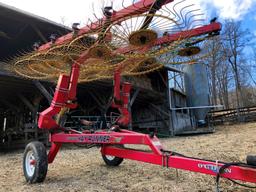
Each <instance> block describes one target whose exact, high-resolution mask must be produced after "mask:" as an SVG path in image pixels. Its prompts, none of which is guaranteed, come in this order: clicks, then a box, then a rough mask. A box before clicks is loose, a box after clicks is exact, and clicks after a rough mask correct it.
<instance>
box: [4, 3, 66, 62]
mask: <svg viewBox="0 0 256 192" xmlns="http://www.w3.org/2000/svg"><path fill="white" fill-rule="evenodd" d="M0 26H1V28H0V61H5V60H8V59H10V58H12V57H13V56H15V55H17V54H18V53H19V52H20V51H29V50H31V48H32V45H33V44H34V43H35V42H38V41H41V42H42V43H44V42H46V41H48V40H49V36H50V35H51V34H53V33H55V34H57V35H60V36H61V35H63V34H66V33H68V32H70V29H69V28H68V27H66V26H64V25H61V24H58V23H55V22H53V21H50V20H48V19H45V18H43V17H40V16H37V15H34V14H31V13H28V12H25V11H23V10H20V9H17V8H15V7H12V6H9V5H6V4H3V3H0Z"/></svg>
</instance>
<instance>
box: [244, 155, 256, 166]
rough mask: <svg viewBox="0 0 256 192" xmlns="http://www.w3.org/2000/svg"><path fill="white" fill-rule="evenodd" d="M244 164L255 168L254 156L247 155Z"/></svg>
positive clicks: (255, 158)
mask: <svg viewBox="0 0 256 192" xmlns="http://www.w3.org/2000/svg"><path fill="white" fill-rule="evenodd" d="M246 163H247V164H248V165H252V166H256V156H255V155H247V157H246Z"/></svg>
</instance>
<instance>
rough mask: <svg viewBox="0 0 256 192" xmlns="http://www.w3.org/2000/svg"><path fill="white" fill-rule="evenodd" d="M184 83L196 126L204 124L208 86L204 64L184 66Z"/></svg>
mask: <svg viewBox="0 0 256 192" xmlns="http://www.w3.org/2000/svg"><path fill="white" fill-rule="evenodd" d="M184 83H185V91H186V95H187V105H188V107H192V108H194V109H193V110H192V112H193V113H194V115H195V117H196V120H197V122H198V124H199V125H200V124H205V117H206V114H207V113H208V111H209V108H207V107H206V106H209V105H210V102H209V84H208V77H207V71H206V66H205V65H204V64H200V63H198V64H193V65H186V66H185V67H184Z"/></svg>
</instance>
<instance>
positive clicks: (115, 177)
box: [0, 123, 256, 192]
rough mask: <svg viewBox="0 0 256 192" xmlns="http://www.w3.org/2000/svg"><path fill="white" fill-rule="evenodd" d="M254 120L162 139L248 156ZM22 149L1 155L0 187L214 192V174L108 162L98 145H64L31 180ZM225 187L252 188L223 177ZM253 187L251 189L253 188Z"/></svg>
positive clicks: (206, 153)
mask: <svg viewBox="0 0 256 192" xmlns="http://www.w3.org/2000/svg"><path fill="white" fill-rule="evenodd" d="M255 135H256V123H248V124H241V125H229V126H220V127H217V129H216V133H214V134H208V135H197V136H187V137H177V138H170V139H163V140H162V143H163V145H164V146H166V149H170V150H174V151H177V152H179V153H183V154H186V155H189V156H195V157H201V158H207V159H215V160H216V159H218V160H224V161H245V157H246V155H247V154H256V148H255V144H256V139H255ZM21 161H22V152H15V153H8V154H0V191H15V192H16V191H33V192H35V191H54V192H56V191H62V192H63V191H73V192H75V191H95V192H96V191H127V192H136V191H137V192H138V191H145V192H148V191H172V192H175V191H177V192H182V191H191V192H193V191H214V190H215V186H214V184H215V181H214V178H213V177H211V176H208V175H202V174H199V173H192V172H187V171H182V170H175V169H166V168H162V167H160V166H156V165H150V164H146V163H140V162H135V161H129V160H125V161H124V162H123V163H122V164H121V165H120V166H119V167H116V168H109V167H107V166H105V165H104V163H103V161H102V159H101V155H100V153H99V149H95V148H94V149H89V150H86V149H81V148H76V147H71V148H68V149H63V150H61V152H60V153H59V154H58V155H57V158H56V159H55V162H54V163H53V164H51V165H49V170H48V175H47V178H46V180H45V182H44V183H41V184H33V185H28V184H26V183H25V180H24V177H23V173H22V166H21ZM221 187H222V189H223V191H232V192H233V191H239V192H240V191H244V192H245V191H249V190H248V189H245V188H242V187H238V186H236V185H233V184H232V183H230V182H228V181H224V180H221ZM251 191H252V190H251Z"/></svg>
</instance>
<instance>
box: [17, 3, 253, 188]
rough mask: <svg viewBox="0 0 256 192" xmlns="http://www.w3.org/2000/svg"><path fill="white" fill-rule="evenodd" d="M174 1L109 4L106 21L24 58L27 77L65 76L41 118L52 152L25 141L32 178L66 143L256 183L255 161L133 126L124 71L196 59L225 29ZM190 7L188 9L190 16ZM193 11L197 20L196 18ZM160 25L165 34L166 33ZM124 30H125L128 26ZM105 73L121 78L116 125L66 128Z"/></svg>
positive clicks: (108, 157) (111, 156)
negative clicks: (204, 150)
mask: <svg viewBox="0 0 256 192" xmlns="http://www.w3.org/2000/svg"><path fill="white" fill-rule="evenodd" d="M182 2H183V1H182ZM182 2H178V3H176V4H175V5H174V6H173V7H175V6H179V5H180V4H181V3H182ZM170 4H173V0H141V1H139V2H137V3H133V4H132V5H131V6H129V7H126V8H124V9H122V10H120V11H114V10H113V9H112V7H105V8H104V9H103V15H104V16H103V18H100V19H97V21H96V22H91V23H90V24H88V25H87V26H85V27H84V28H81V29H78V28H77V26H76V25H74V26H73V30H74V31H73V32H72V33H69V34H67V35H65V36H62V37H59V38H55V37H52V40H51V42H49V43H47V44H44V45H42V46H40V47H38V46H37V47H36V48H37V50H35V51H34V52H33V53H32V54H31V53H30V54H26V55H25V56H22V57H19V58H18V60H17V61H16V62H15V64H14V66H13V69H14V70H15V71H16V72H17V73H18V74H20V75H22V76H23V77H27V78H34V79H49V80H54V79H56V77H57V75H58V74H59V73H62V74H61V75H60V76H59V80H58V83H57V87H56V90H55V94H54V97H53V100H52V102H51V105H50V107H49V108H48V109H46V110H44V111H43V112H42V113H40V116H39V121H38V127H39V128H41V129H46V130H48V131H49V135H50V139H49V140H50V142H51V148H50V150H49V152H48V153H47V151H46V149H45V147H44V145H43V144H42V143H40V142H31V143H29V144H28V145H27V146H26V149H25V153H24V158H23V170H24V175H25V178H26V181H27V182H29V183H36V182H42V181H44V179H45V177H46V174H47V169H48V164H49V163H52V162H53V161H54V158H55V156H56V155H57V153H58V151H59V149H60V147H61V146H62V144H63V143H79V144H94V145H97V146H100V147H101V153H102V157H103V160H104V161H105V163H106V164H107V165H110V166H117V165H119V164H120V163H121V162H122V161H123V159H131V160H137V161H142V162H146V163H151V164H156V165H160V166H163V167H168V168H176V169H184V170H188V171H194V172H200V173H204V174H209V175H213V176H215V177H216V178H217V183H218V181H219V178H220V177H223V178H228V179H232V180H233V179H234V180H241V181H245V182H252V183H255V182H256V169H255V167H254V166H253V165H252V164H254V165H255V162H251V163H247V164H245V163H225V162H219V161H210V160H203V159H198V158H193V157H187V156H184V155H181V154H179V153H176V152H174V151H168V150H166V149H164V147H163V146H162V145H161V143H160V141H159V140H158V138H157V137H156V136H155V135H154V134H151V135H147V134H141V133H137V132H133V131H129V130H127V129H126V128H127V126H128V125H129V123H130V121H131V114H130V111H129V110H128V105H129V97H130V90H131V88H132V86H131V84H130V83H129V82H122V81H121V75H139V74H143V73H146V72H150V71H153V70H156V69H158V68H160V67H162V66H164V63H162V62H161V58H162V57H165V58H166V57H170V58H171V59H173V58H175V57H183V58H186V57H188V58H190V59H189V60H186V59H184V60H182V61H179V62H171V61H168V62H169V63H174V64H175V63H178V64H179V63H189V64H191V63H193V62H194V61H195V60H196V57H195V55H196V54H197V53H198V52H199V51H200V49H199V48H198V47H196V45H197V44H198V43H200V42H203V41H204V40H206V39H209V38H211V37H212V36H214V35H218V34H219V31H220V30H221V24H220V23H218V22H211V23H210V24H208V25H200V24H199V23H200V19H195V18H197V17H196V16H200V14H199V13H197V10H191V7H190V5H189V6H185V7H184V8H183V9H181V10H180V13H181V14H180V15H181V16H179V14H178V13H177V11H176V10H175V8H173V10H171V9H170V8H168V6H169V5H170ZM187 8H188V9H189V11H187V12H186V13H183V11H184V10H185V9H187ZM166 13H168V14H166ZM187 16H190V18H191V17H194V20H193V21H192V20H191V19H189V18H187ZM132 20H133V21H136V20H137V21H138V22H140V25H139V27H137V28H136V29H135V30H134V29H133V27H134V26H135V25H130V26H125V24H126V25H127V23H128V22H127V21H132ZM168 22H169V24H168ZM156 23H158V26H161V27H162V29H164V30H162V31H164V32H165V33H163V34H161V35H159V31H158V29H159V28H157V25H156ZM159 23H160V24H161V25H160V24H159ZM171 23H172V24H171ZM154 25H156V26H155V28H154ZM171 25H172V26H171ZM122 28H126V30H123V31H122ZM127 31H128V32H129V33H128V32H127ZM60 58H61V59H60ZM199 58H200V57H199ZM40 61H42V62H40ZM67 63H68V65H67ZM70 64H72V65H70ZM24 68H25V69H26V70H24ZM56 74H57V75H56ZM104 78H113V79H114V93H113V95H114V96H113V100H112V103H111V106H112V107H113V108H116V109H118V110H119V112H120V116H119V117H118V119H117V120H116V123H115V124H114V125H112V126H111V127H109V128H106V129H100V130H96V131H91V130H83V131H78V130H75V129H71V128H65V127H63V126H61V123H60V119H61V116H62V115H63V114H64V113H66V112H68V111H69V109H75V108H76V107H77V101H76V89H77V84H78V82H79V81H80V82H88V81H92V80H97V79H104ZM127 144H139V145H146V146H148V147H149V149H150V151H141V150H136V149H131V148H126V147H125V145H127ZM250 158H253V157H249V158H248V159H250Z"/></svg>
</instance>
